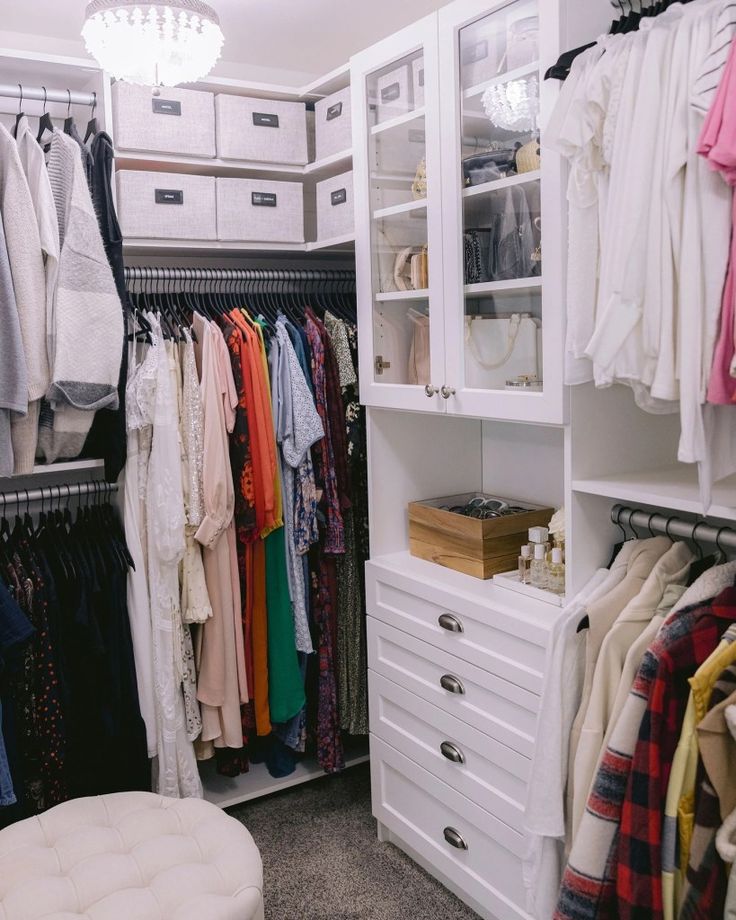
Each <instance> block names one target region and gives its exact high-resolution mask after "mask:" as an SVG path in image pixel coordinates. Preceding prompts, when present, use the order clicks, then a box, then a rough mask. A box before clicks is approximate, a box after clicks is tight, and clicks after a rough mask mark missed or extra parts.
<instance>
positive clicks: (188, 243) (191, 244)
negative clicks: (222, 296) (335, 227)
mask: <svg viewBox="0 0 736 920" xmlns="http://www.w3.org/2000/svg"><path fill="white" fill-rule="evenodd" d="M307 245H308V244H307V243H259V242H246V243H237V242H222V241H219V240H136V239H127V240H125V242H124V244H123V251H124V252H125V254H126V255H131V256H136V255H140V256H149V255H162V256H166V255H203V256H207V255H232V256H238V255H242V254H243V253H248V252H254V253H271V254H278V253H284V252H285V253H293V252H307Z"/></svg>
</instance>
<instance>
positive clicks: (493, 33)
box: [460, 18, 506, 89]
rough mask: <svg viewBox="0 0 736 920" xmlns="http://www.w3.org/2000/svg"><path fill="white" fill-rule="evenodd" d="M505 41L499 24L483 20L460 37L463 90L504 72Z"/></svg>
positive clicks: (492, 20)
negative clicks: (499, 29)
mask: <svg viewBox="0 0 736 920" xmlns="http://www.w3.org/2000/svg"><path fill="white" fill-rule="evenodd" d="M505 39H506V36H505V34H504V35H501V34H500V33H499V31H498V22H497V20H496V19H495V18H493V19H482V20H481V21H480V22H478V23H476V24H475V25H473V26H469V27H468V28H466V29H463V31H462V32H461V33H460V77H461V81H462V87H463V89H470V88H471V87H472V86H478V85H479V84H481V83H485V82H486V81H487V80H491V79H492V78H493V77H495V76H496V75H497V74H498V72H499V70H501V69H505V60H504V55H505V50H506V49H505Z"/></svg>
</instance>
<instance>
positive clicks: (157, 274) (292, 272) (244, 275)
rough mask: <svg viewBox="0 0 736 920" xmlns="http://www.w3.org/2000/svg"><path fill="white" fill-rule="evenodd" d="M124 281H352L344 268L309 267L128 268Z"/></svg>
mask: <svg viewBox="0 0 736 920" xmlns="http://www.w3.org/2000/svg"><path fill="white" fill-rule="evenodd" d="M125 280H126V281H354V280H355V272H354V271H348V270H347V269H313V268H289V269H285V268H284V269H279V268H184V267H172V268H161V267H158V268H157V267H152V266H147V265H128V266H126V268H125Z"/></svg>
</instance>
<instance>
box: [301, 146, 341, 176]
mask: <svg viewBox="0 0 736 920" xmlns="http://www.w3.org/2000/svg"><path fill="white" fill-rule="evenodd" d="M352 162H353V149H352V147H351V148H350V149H349V150H343V151H342V152H341V153H333V154H332V156H329V157H323V158H322V159H321V160H315V161H314V162H313V163H308V164H307V165H306V166H303V167H302V172H303V175H305V176H309V177H310V178H312V179H315V180H319V179H322V178H324V177H326V176H329V175H332V174H334V173H335V172H341V171H342V170H347V169H349V168H350V165H351V164H352Z"/></svg>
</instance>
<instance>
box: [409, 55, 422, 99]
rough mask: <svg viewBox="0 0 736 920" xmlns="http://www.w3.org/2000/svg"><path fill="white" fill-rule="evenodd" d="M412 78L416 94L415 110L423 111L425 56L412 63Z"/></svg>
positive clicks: (415, 59)
mask: <svg viewBox="0 0 736 920" xmlns="http://www.w3.org/2000/svg"><path fill="white" fill-rule="evenodd" d="M411 76H412V87H413V92H414V108H415V109H421V108H422V106H423V105H424V55H422V57H418V58H414V60H413V61H412V62H411Z"/></svg>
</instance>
